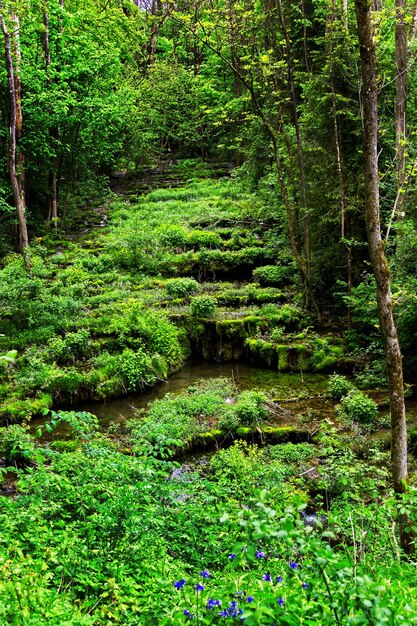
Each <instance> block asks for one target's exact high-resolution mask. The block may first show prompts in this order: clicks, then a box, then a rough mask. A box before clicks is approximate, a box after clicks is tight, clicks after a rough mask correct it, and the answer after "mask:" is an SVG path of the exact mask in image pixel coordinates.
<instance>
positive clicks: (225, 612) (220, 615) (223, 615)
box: [219, 609, 229, 617]
mask: <svg viewBox="0 0 417 626" xmlns="http://www.w3.org/2000/svg"><path fill="white" fill-rule="evenodd" d="M219 617H229V611H228V610H227V609H223V611H219Z"/></svg>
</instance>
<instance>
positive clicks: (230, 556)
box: [229, 553, 236, 561]
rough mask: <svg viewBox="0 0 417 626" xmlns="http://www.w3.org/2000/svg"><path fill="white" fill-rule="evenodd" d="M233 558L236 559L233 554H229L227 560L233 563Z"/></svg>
mask: <svg viewBox="0 0 417 626" xmlns="http://www.w3.org/2000/svg"><path fill="white" fill-rule="evenodd" d="M235 558H236V554H234V553H232V554H229V559H230V560H231V561H233V559H235Z"/></svg>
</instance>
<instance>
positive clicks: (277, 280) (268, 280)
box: [252, 265, 295, 285]
mask: <svg viewBox="0 0 417 626" xmlns="http://www.w3.org/2000/svg"><path fill="white" fill-rule="evenodd" d="M294 273H295V268H294V267H285V266H279V265H264V266H263V267H257V268H256V269H254V270H253V272H252V274H253V277H254V278H255V280H257V281H258V282H259V283H260V284H261V285H282V284H283V283H286V282H290V281H291V282H292V278H293V276H294Z"/></svg>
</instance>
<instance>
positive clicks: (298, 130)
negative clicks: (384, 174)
mask: <svg viewBox="0 0 417 626" xmlns="http://www.w3.org/2000/svg"><path fill="white" fill-rule="evenodd" d="M277 9H278V18H279V22H280V26H281V30H282V34H283V37H284V40H285V51H286V57H287V74H288V86H289V89H290V100H291V109H292V116H293V122H294V128H295V136H296V143H297V159H298V170H299V175H300V187H301V204H302V209H303V214H302V220H303V232H304V252H305V258H306V272H307V276H308V282H309V284H310V285H311V277H312V275H311V244H310V227H309V216H308V203H307V181H306V174H305V166H304V150H303V143H302V137H301V128H300V123H299V119H298V110H297V98H296V94H295V86H294V70H293V61H292V52H291V40H290V36H289V33H288V30H287V26H286V23H285V18H284V13H283V8H282V2H281V0H277Z"/></svg>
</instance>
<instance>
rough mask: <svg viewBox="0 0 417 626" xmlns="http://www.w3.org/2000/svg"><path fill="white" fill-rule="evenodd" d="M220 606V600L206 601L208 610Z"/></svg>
mask: <svg viewBox="0 0 417 626" xmlns="http://www.w3.org/2000/svg"><path fill="white" fill-rule="evenodd" d="M221 605H222V603H221V600H213V598H210V599H209V600H208V601H207V605H206V606H207V608H208V609H214V608H215V607H216V606H218V607H220V606H221Z"/></svg>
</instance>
